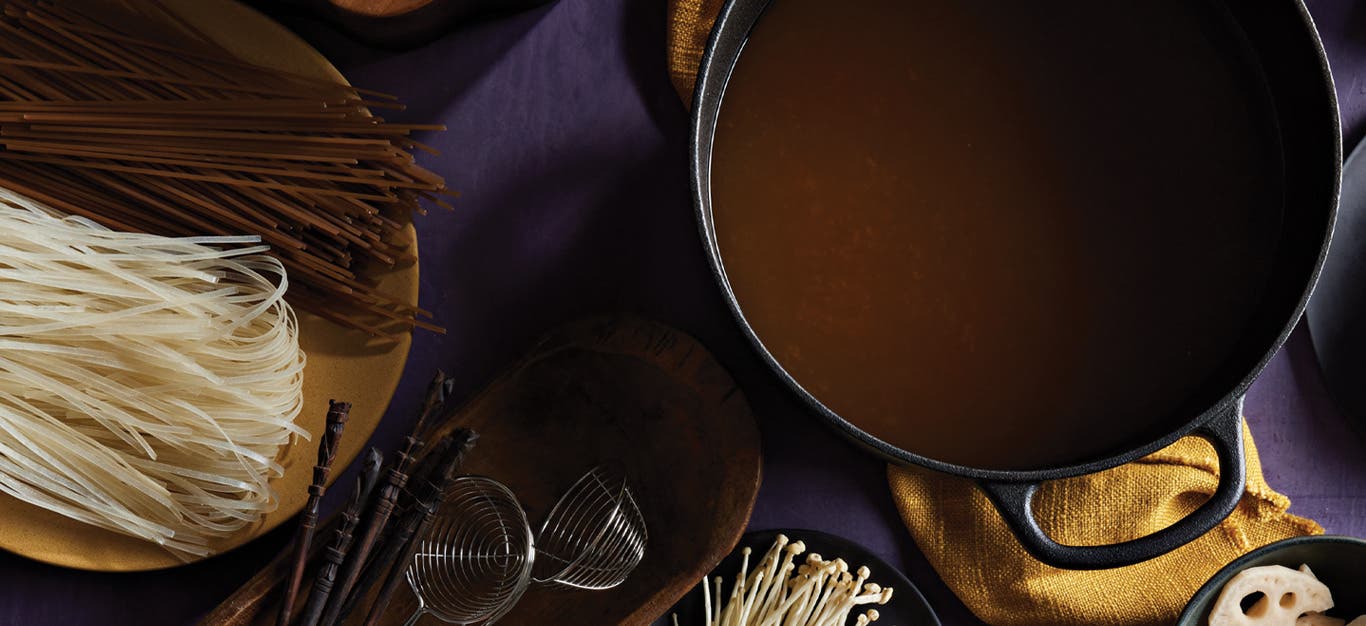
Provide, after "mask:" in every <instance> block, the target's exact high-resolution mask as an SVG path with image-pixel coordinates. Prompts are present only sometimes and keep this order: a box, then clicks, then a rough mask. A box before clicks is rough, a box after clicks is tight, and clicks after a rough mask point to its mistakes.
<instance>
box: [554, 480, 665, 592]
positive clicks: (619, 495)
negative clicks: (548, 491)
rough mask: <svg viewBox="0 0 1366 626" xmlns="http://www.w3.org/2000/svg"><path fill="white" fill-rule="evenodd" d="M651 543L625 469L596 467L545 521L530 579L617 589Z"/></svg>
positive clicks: (574, 487)
mask: <svg viewBox="0 0 1366 626" xmlns="http://www.w3.org/2000/svg"><path fill="white" fill-rule="evenodd" d="M647 541H648V535H647V534H646V530H645V520H644V518H643V517H642V516H641V514H640V507H638V506H637V505H636V501H635V497H633V496H632V495H631V490H630V489H629V488H627V485H626V472H625V470H623V469H622V468H620V467H617V466H599V467H595V468H593V469H592V470H591V471H589V472H588V473H587V474H585V475H584V476H583V478H580V479H579V481H578V482H576V483H574V486H573V487H570V488H569V491H568V492H566V493H565V494H564V496H562V497H561V498H560V500H559V502H557V503H556V504H555V506H554V508H552V509H551V510H550V515H549V516H547V517H546V520H545V523H544V524H543V525H542V526H541V532H540V533H539V534H538V535H537V536H536V546H535V547H536V554H537V557H536V561H535V563H534V564H533V566H532V580H534V581H536V582H538V583H546V584H559V585H564V586H567V587H573V588H577V589H609V588H611V587H615V586H617V585H620V584H621V583H622V582H623V581H625V580H626V577H627V576H628V575H630V573H631V571H632V570H634V569H635V568H636V566H637V565H639V564H640V561H641V559H643V558H644V557H645V544H646V543H647Z"/></svg>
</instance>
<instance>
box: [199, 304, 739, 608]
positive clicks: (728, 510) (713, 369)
mask: <svg viewBox="0 0 1366 626" xmlns="http://www.w3.org/2000/svg"><path fill="white" fill-rule="evenodd" d="M458 426H464V427H470V428H474V429H475V430H477V431H478V432H479V434H480V440H479V445H478V447H477V448H475V450H474V452H473V453H472V454H471V456H470V457H469V459H468V461H467V462H466V465H465V467H464V470H465V471H466V472H468V473H472V474H482V475H485V476H490V477H493V478H496V479H498V480H500V481H502V482H504V483H505V484H507V485H508V487H510V488H511V489H512V490H513V492H514V493H516V494H517V496H518V498H519V499H520V500H521V501H522V504H523V506H524V507H525V508H526V510H527V517H528V519H529V520H530V521H531V523H532V525H533V526H534V527H539V524H540V522H541V521H542V520H543V519H544V518H545V515H546V513H548V512H549V510H550V507H551V505H552V504H553V503H554V499H555V498H556V497H558V495H559V494H560V493H561V492H563V491H564V490H565V489H567V488H568V487H569V486H570V485H571V484H572V483H573V482H574V480H575V479H576V478H578V477H579V476H580V475H581V474H582V473H583V472H585V471H587V470H588V469H590V468H591V467H593V466H594V465H596V464H600V463H604V462H607V461H617V462H620V463H622V464H624V465H625V467H626V469H627V471H628V473H629V476H630V486H631V489H632V490H633V493H634V494H635V496H636V499H637V501H638V503H639V505H640V509H641V512H642V513H643V515H644V517H645V522H646V524H647V526H648V528H649V544H648V545H647V547H646V551H645V560H644V561H643V562H642V563H641V565H640V567H639V568H638V569H637V570H636V571H635V572H634V573H633V574H632V575H631V577H630V578H629V579H627V581H626V582H625V584H623V585H622V586H620V587H618V588H616V589H612V590H609V591H597V592H590V591H567V590H559V589H550V588H542V587H533V588H532V589H531V590H530V591H528V592H527V594H526V596H525V597H523V598H522V601H521V602H520V603H519V604H518V606H517V608H516V609H515V610H514V611H513V612H512V613H511V614H509V615H508V616H507V617H505V618H503V620H501V621H500V623H501V624H510V625H515V624H556V625H557V626H577V625H582V626H606V625H610V624H625V625H641V626H644V625H646V624H649V623H650V622H651V621H652V620H653V619H654V618H656V617H658V616H660V615H662V614H663V613H664V611H666V610H667V609H668V608H669V607H670V606H672V605H673V603H674V602H675V601H677V600H678V599H679V598H681V597H682V596H683V595H684V594H685V593H687V591H688V590H689V589H690V588H691V587H692V586H693V585H694V584H696V582H697V581H698V580H700V579H701V578H702V576H704V575H705V574H706V573H707V572H709V571H711V569H712V568H713V567H714V566H715V565H716V564H717V563H718V562H720V560H721V559H722V558H724V557H725V556H726V554H728V553H729V552H730V550H731V549H732V548H733V547H734V546H735V544H736V542H738V541H739V539H740V536H741V534H742V533H743V532H744V529H745V526H746V523H747V521H748V519H749V514H750V510H751V508H752V507H753V505H754V497H755V495H756V494H757V492H758V489H759V482H760V454H759V433H758V429H757V427H756V425H755V422H754V419H753V416H752V415H751V414H750V411H749V406H748V404H747V403H746V402H745V399H744V396H743V394H741V393H740V391H739V390H738V389H737V388H736V386H735V381H734V380H732V379H731V377H730V375H729V374H728V373H727V372H726V371H725V370H724V369H723V368H722V367H721V366H720V365H719V364H718V363H717V362H716V361H715V360H714V359H713V358H712V357H711V355H710V354H708V353H707V351H706V349H705V348H703V347H702V346H701V345H700V344H699V343H698V342H697V341H696V340H695V339H693V338H691V337H689V336H687V335H684V334H683V333H680V332H678V331H677V330H674V329H672V328H669V327H667V326H664V325H661V324H658V323H654V322H649V321H645V320H641V319H638V318H611V319H595V320H588V321H583V322H577V323H573V324H570V325H568V326H565V327H562V328H560V329H558V330H556V331H554V332H552V333H551V334H549V335H548V336H546V337H545V338H544V339H542V341H541V342H540V343H539V344H538V345H537V346H536V347H535V348H534V349H533V350H532V351H531V354H530V355H529V356H527V357H526V358H525V359H523V360H522V361H521V362H519V363H518V364H517V365H515V366H514V367H512V368H511V370H509V371H508V372H507V373H505V374H503V375H502V376H501V377H499V378H498V380H496V381H495V382H494V383H493V384H492V385H490V386H489V387H488V388H487V389H486V390H485V391H483V392H482V393H480V394H479V395H478V396H477V397H475V398H474V399H473V400H472V401H471V402H470V403H469V404H468V405H466V407H465V408H464V409H462V410H461V412H460V414H459V415H458V416H457V418H456V419H454V420H452V421H451V422H450V423H448V424H446V425H444V427H443V431H449V430H450V429H453V428H456V427H458ZM322 536H326V535H322ZM281 569H282V568H278V567H273V566H272V567H267V568H266V569H265V570H264V571H263V572H262V574H261V575H259V576H258V577H257V578H255V579H253V580H251V581H248V583H247V584H246V585H245V586H244V587H243V588H242V589H241V590H239V592H238V593H237V594H235V595H234V596H233V597H231V598H229V599H228V600H227V601H225V602H224V604H223V605H221V606H220V607H219V609H218V610H216V611H215V612H214V613H212V614H210V615H209V616H208V617H207V618H206V619H205V621H203V622H201V623H202V624H212V625H231V626H250V625H262V626H264V625H266V624H271V623H273V618H274V616H275V610H276V609H275V603H276V602H277V601H278V599H277V594H278V591H277V585H276V584H274V583H275V582H278V579H279V578H280V577H281V576H280V571H281ZM299 604H300V605H302V604H303V600H302V599H301V600H300V602H299ZM416 606H417V604H416V599H415V598H414V597H413V595H412V593H411V592H410V591H409V590H408V589H407V588H406V585H405V586H404V589H403V590H402V591H400V593H399V594H398V595H397V596H396V597H395V600H394V602H393V604H392V605H391V606H390V608H389V610H388V612H387V613H386V615H385V620H384V622H383V623H384V624H386V625H387V624H394V625H397V624H402V623H403V621H404V620H405V619H406V618H407V617H408V615H409V614H410V613H411V612H412V611H413V610H414V609H415V608H416ZM361 612H362V611H359V610H358V611H357V613H361ZM362 617H363V616H362V615H352V616H351V618H352V619H351V620H349V621H348V623H357V622H358V621H359V620H360V618H362ZM420 623H421V624H439V623H441V622H439V621H438V620H437V619H436V618H434V617H430V616H428V617H426V618H424V619H423V621H422V622H420Z"/></svg>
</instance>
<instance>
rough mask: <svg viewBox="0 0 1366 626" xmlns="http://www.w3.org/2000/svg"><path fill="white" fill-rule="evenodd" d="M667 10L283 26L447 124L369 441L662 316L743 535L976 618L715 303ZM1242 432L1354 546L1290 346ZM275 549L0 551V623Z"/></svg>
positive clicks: (115, 618)
mask: <svg viewBox="0 0 1366 626" xmlns="http://www.w3.org/2000/svg"><path fill="white" fill-rule="evenodd" d="M664 4H665V3H664V2H663V1H662V0H559V2H558V3H555V4H551V5H548V6H545V7H542V8H540V9H535V10H532V11H529V12H525V13H521V14H517V15H513V16H508V17H504V18H499V19H496V20H492V21H488V22H485V23H482V24H478V25H473V26H467V27H464V28H462V29H460V30H458V31H455V32H452V33H451V34H450V35H449V36H446V37H444V38H443V39H441V40H439V41H437V42H435V43H432V44H430V45H428V46H425V47H423V48H421V49H418V50H414V51H411V52H407V53H402V54H392V53H381V52H377V51H372V50H367V49H365V48H363V47H361V46H359V45H357V44H355V43H353V42H350V41H347V40H346V39H345V38H344V37H341V36H339V35H337V34H336V33H333V32H331V31H330V30H329V29H327V28H325V27H322V26H320V25H318V24H315V23H312V22H310V21H308V20H306V19H296V18H291V17H289V16H285V19H286V21H287V22H288V23H289V24H291V25H292V26H294V27H295V28H296V29H297V30H299V32H301V33H302V34H304V35H305V36H306V37H307V38H308V39H309V40H310V41H312V42H314V43H315V44H316V45H317V46H318V47H319V48H320V49H321V50H323V52H324V53H326V54H327V55H328V56H329V57H330V58H332V59H333V60H334V61H335V62H336V63H337V64H338V65H339V66H340V67H342V68H343V69H344V70H345V71H346V73H347V74H348V76H350V77H351V79H352V81H353V82H355V83H357V84H359V85H364V86H368V87H373V88H377V89H383V90H386V91H392V92H395V93H399V94H403V96H404V97H405V99H406V100H407V101H408V102H409V103H410V104H411V108H410V110H409V113H408V114H407V117H409V118H412V119H415V120H416V119H421V120H434V121H440V122H443V123H445V124H447V125H448V126H449V127H450V131H449V132H447V133H444V134H440V135H437V136H434V137H432V138H431V139H430V141H431V142H432V143H433V144H435V145H436V146H437V147H439V148H440V149H442V150H444V151H445V156H442V157H440V158H428V159H427V160H426V163H427V164H428V165H429V166H430V167H431V168H432V169H434V170H436V171H437V172H438V173H440V174H442V175H444V176H446V177H447V178H448V179H449V180H450V181H451V184H452V186H453V187H455V188H457V189H460V190H462V191H463V192H464V193H465V195H464V197H463V198H462V199H461V200H460V201H459V203H458V209H457V210H456V211H455V212H454V213H449V214H443V213H433V214H432V215H430V216H428V217H426V218H422V220H421V223H420V227H419V229H420V231H421V254H422V303H423V305H424V306H426V307H427V308H429V309H432V310H434V311H435V312H436V314H437V317H438V318H439V320H440V322H441V323H443V324H444V325H445V326H446V327H447V328H449V329H450V333H449V334H448V335H446V336H444V337H438V336H435V335H432V334H429V333H419V336H418V338H417V340H416V341H415V342H414V348H413V351H412V354H411V356H410V357H409V360H408V364H407V371H406V374H405V375H404V378H403V382H402V383H401V385H400V387H399V391H398V394H397V396H396V397H395V399H394V401H393V404H392V406H391V407H390V412H389V416H388V418H386V421H385V423H384V425H383V426H382V427H381V429H380V432H379V433H378V434H377V435H376V443H377V444H379V445H381V446H386V447H388V448H392V447H393V445H394V444H395V442H396V441H397V439H398V437H399V436H400V433H401V432H402V431H403V430H404V429H405V428H406V426H407V425H408V424H409V423H410V417H409V416H410V415H411V413H412V410H413V408H414V405H415V399H416V397H417V396H418V394H419V393H420V391H421V388H422V386H423V383H424V382H425V380H426V379H427V378H428V376H429V375H430V374H431V372H432V371H433V370H434V369H435V368H437V367H440V368H443V369H445V370H446V371H447V372H449V373H451V374H452V375H453V377H454V378H455V380H456V381H458V384H459V388H458V390H457V393H459V394H469V393H471V392H473V391H474V390H476V389H477V388H478V387H479V386H481V385H482V384H484V383H485V382H487V381H488V380H490V379H491V377H492V376H493V375H494V374H495V373H496V372H497V371H498V370H499V369H500V368H501V367H503V366H504V365H506V364H508V363H509V362H510V361H511V360H513V359H514V358H516V357H517V356H518V355H519V354H521V353H522V352H523V351H524V350H526V349H527V348H528V347H529V346H530V344H531V342H532V341H533V340H534V339H535V338H536V337H537V336H538V335H539V334H541V333H542V332H543V331H545V330H547V329H549V328H551V327H553V326H555V325H557V324H559V323H561V322H563V321H566V320H570V319H572V318H576V317H579V316H584V315H590V314H596V313H604V312H613V311H634V312H637V313H641V314H644V315H647V316H650V317H654V318H658V319H660V320H663V321H666V322H668V323H670V324H673V325H675V326H677V327H679V328H682V329H684V330H686V331H688V332H691V333H693V334H694V335H696V336H698V337H699V338H701V339H702V341H703V342H704V343H705V344H706V345H707V346H709V347H710V348H711V350H712V351H713V353H714V354H715V355H716V356H717V357H718V358H719V359H720V360H721V361H722V362H723V363H724V364H726V365H727V366H728V367H729V368H730V370H731V371H732V372H733V373H734V375H735V377H736V378H737V379H738V380H739V381H740V383H741V385H742V386H743V388H744V390H745V391H746V393H747V394H748V396H749V399H750V402H751V403H752V405H753V407H754V412H755V413H756V414H757V415H758V416H759V417H760V420H761V423H762V429H763V433H764V446H765V448H764V452H765V468H764V471H765V483H764V486H763V489H762V490H761V492H760V495H759V501H758V503H757V505H756V508H755V511H754V517H753V519H752V521H751V524H752V527H754V528H756V529H757V528H769V527H807V528H815V529H820V530H825V531H829V532H833V533H837V534H840V535H844V536H847V537H850V538H853V539H855V540H857V541H860V542H862V543H864V544H866V545H868V546H869V547H870V548H871V549H872V550H873V551H875V552H877V553H879V554H881V555H882V556H883V557H884V558H886V560H888V561H889V562H890V563H892V564H893V565H897V566H900V567H902V568H903V569H905V570H906V571H907V572H908V573H909V574H910V576H911V578H912V579H913V580H914V581H915V582H916V584H917V585H919V586H920V587H921V589H922V590H923V591H924V592H925V593H926V595H927V596H928V597H929V598H930V600H931V602H932V603H933V604H934V606H935V607H936V609H937V610H938V611H939V613H940V615H941V616H942V618H943V619H944V622H945V623H946V624H949V625H961V624H977V623H979V622H977V620H975V619H973V617H972V616H971V615H970V614H969V613H967V611H966V610H965V609H964V608H963V607H962V605H961V604H960V603H959V602H958V601H957V600H956V599H955V598H954V597H953V595H952V594H951V593H950V592H949V591H948V590H947V589H946V588H945V587H944V586H943V584H942V583H940V582H939V580H938V578H937V577H936V576H935V574H934V572H933V571H932V570H931V569H930V568H929V566H928V565H927V564H926V563H925V560H924V558H923V557H922V556H921V555H920V554H919V552H918V551H917V549H916V547H915V545H914V544H913V543H912V542H911V541H910V539H909V536H908V535H907V533H906V532H905V530H904V529H903V528H902V527H901V526H900V523H899V520H898V518H897V515H896V512H895V510H894V509H893V507H892V502H891V498H890V496H889V494H888V490H887V487H886V482H885V478H884V473H883V466H882V464H880V463H878V462H876V461H873V460H871V459H869V458H866V457H864V456H862V455H861V454H859V453H857V452H856V451H855V450H853V449H852V448H850V447H849V446H848V445H846V444H845V443H843V442H842V440H840V439H838V438H836V437H835V436H833V435H832V434H831V433H829V432H827V431H826V430H825V429H824V428H823V427H822V426H820V425H818V424H817V423H816V421H815V420H813V419H811V418H810V417H809V416H808V415H807V414H806V413H805V412H804V411H802V410H801V409H800V408H799V407H798V406H797V405H796V404H795V402H794V401H793V400H792V398H791V397H789V395H788V394H787V393H786V392H784V391H783V389H781V388H780V387H779V386H778V384H777V383H776V380H775V379H774V377H772V376H770V375H769V374H768V373H767V372H766V371H765V370H764V368H763V367H762V366H761V364H760V363H759V361H758V360H757V359H756V358H755V356H754V355H753V354H751V352H750V351H749V349H748V348H747V347H746V345H745V344H744V342H743V341H742V339H741V337H740V335H739V334H738V332H737V330H736V329H735V327H734V326H733V324H732V322H731V320H730V318H729V316H728V314H727V312H726V310H725V308H724V307H723V305H722V303H721V300H720V298H719V296H718V294H717V290H716V289H715V288H714V286H713V285H712V282H711V280H710V278H709V275H708V273H707V269H706V265H705V263H704V260H703V256H702V252H701V248H700V246H699V245H698V242H697V234H696V232H697V231H696V227H695V225H694V223H693V216H692V208H691V205H690V201H689V197H688V188H687V160H686V144H685V135H686V122H687V117H686V114H685V112H684V110H683V107H682V106H681V105H680V103H679V101H678V98H677V97H676V96H675V95H674V92H673V91H672V89H671V87H670V85H669V81H668V78H667V76H666V73H665V70H664V67H665V65H664V63H665V59H664V47H663V41H664ZM1310 4H1311V9H1312V10H1313V13H1314V15H1315V17H1316V18H1317V19H1318V20H1319V22H1320V28H1321V30H1322V32H1323V35H1324V38H1325V39H1326V41H1327V46H1328V53H1329V56H1330V57H1331V59H1332V62H1333V67H1334V71H1335V73H1336V75H1337V81H1338V94H1339V96H1340V97H1341V98H1342V111H1343V118H1344V123H1345V129H1346V132H1347V145H1348V146H1351V145H1353V144H1355V142H1356V140H1357V139H1358V138H1359V136H1360V134H1361V132H1362V130H1363V124H1362V122H1363V121H1364V120H1366V83H1363V81H1362V80H1360V79H1359V74H1360V73H1361V72H1362V71H1366V4H1361V3H1353V2H1350V1H1348V0H1315V1H1311V2H1310ZM1247 415H1248V419H1249V420H1250V421H1251V423H1252V427H1253V430H1254V433H1255V434H1256V436H1257V442H1258V444H1259V446H1260V448H1261V452H1262V458H1263V462H1264V464H1265V469H1266V475H1267V479H1268V480H1269V481H1270V483H1271V485H1272V486H1274V487H1276V488H1277V489H1279V490H1281V491H1282V492H1284V493H1286V494H1287V495H1289V496H1290V497H1291V499H1292V500H1293V501H1294V505H1293V507H1292V509H1291V510H1292V511H1294V512H1295V513H1298V514H1300V515H1305V516H1308V517H1311V518H1314V519H1316V520H1318V521H1319V522H1320V523H1322V524H1323V525H1324V527H1325V528H1327V529H1328V531H1329V532H1332V533H1343V534H1350V535H1357V536H1366V442H1363V440H1362V439H1361V438H1360V437H1358V436H1357V435H1356V434H1354V433H1353V432H1352V431H1351V430H1350V429H1349V426H1348V424H1347V422H1346V420H1345V419H1344V418H1343V417H1342V416H1341V415H1340V414H1339V413H1338V412H1337V411H1336V410H1335V409H1334V408H1333V406H1332V405H1331V403H1330V401H1329V400H1328V398H1327V396H1326V395H1325V392H1324V390H1323V386H1322V384H1321V381H1320V377H1319V373H1318V369H1317V366H1316V364H1315V361H1314V356H1313V351H1312V347H1311V346H1310V344H1309V341H1308V337H1307V335H1306V333H1305V332H1304V331H1303V329H1301V331H1299V332H1297V333H1296V334H1295V335H1294V337H1293V338H1292V339H1291V341H1290V343H1289V344H1288V345H1287V346H1286V348H1285V349H1284V350H1283V351H1282V353H1281V354H1280V355H1279V356H1278V357H1277V358H1276V359H1275V360H1274V361H1273V362H1272V363H1271V366H1270V367H1269V368H1268V369H1267V371H1266V373H1265V374H1264V375H1263V376H1262V377H1261V379H1260V380H1259V381H1258V383H1257V385H1256V386H1255V387H1254V388H1253V389H1252V392H1251V394H1250V395H1249V397H1248V401H1247ZM813 459H814V460H813ZM528 462H534V459H529V460H528ZM343 480H347V477H343ZM336 504H337V503H336V502H329V505H330V506H335V505H336ZM287 532H288V531H287V530H283V531H276V532H274V533H271V534H270V535H268V536H266V537H265V538H262V539H260V540H258V541H256V542H254V543H252V544H250V545H249V546H247V547H245V548H243V549H240V550H238V551H236V552H233V553H230V554H228V555H224V556H221V557H218V558H214V559H211V560H209V561H207V562H203V563H199V564H196V565H192V566H188V567H183V568H179V569H176V570H172V571H165V572H152V573H143V574H97V573H89V572H78V571H71V570H65V569H61V568H56V567H51V566H47V565H43V564H40V563H35V562H32V561H28V560H26V559H22V558H19V557H16V556H12V555H8V554H0V623H2V624H16V625H46V624H109V625H118V624H139V625H142V624H186V623H191V622H192V621H193V620H195V619H196V618H197V616H199V615H202V614H203V613H204V612H205V611H207V610H208V609H209V608H211V607H212V606H214V605H215V604H216V603H217V602H218V601H219V600H221V599H222V598H223V597H225V596H227V595H228V594H229V593H230V592H231V591H232V590H233V589H235V588H236V587H237V586H238V585H239V584H240V583H241V582H243V581H244V580H246V579H247V578H248V577H249V576H250V575H251V574H252V573H253V572H254V571H255V570H257V569H258V568H260V566H261V565H262V564H263V563H265V562H266V561H267V560H268V559H269V558H270V557H271V556H272V555H274V554H275V553H276V552H278V551H279V550H280V549H281V548H282V546H283V545H284V543H285V542H286V541H287V539H288V537H287Z"/></svg>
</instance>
